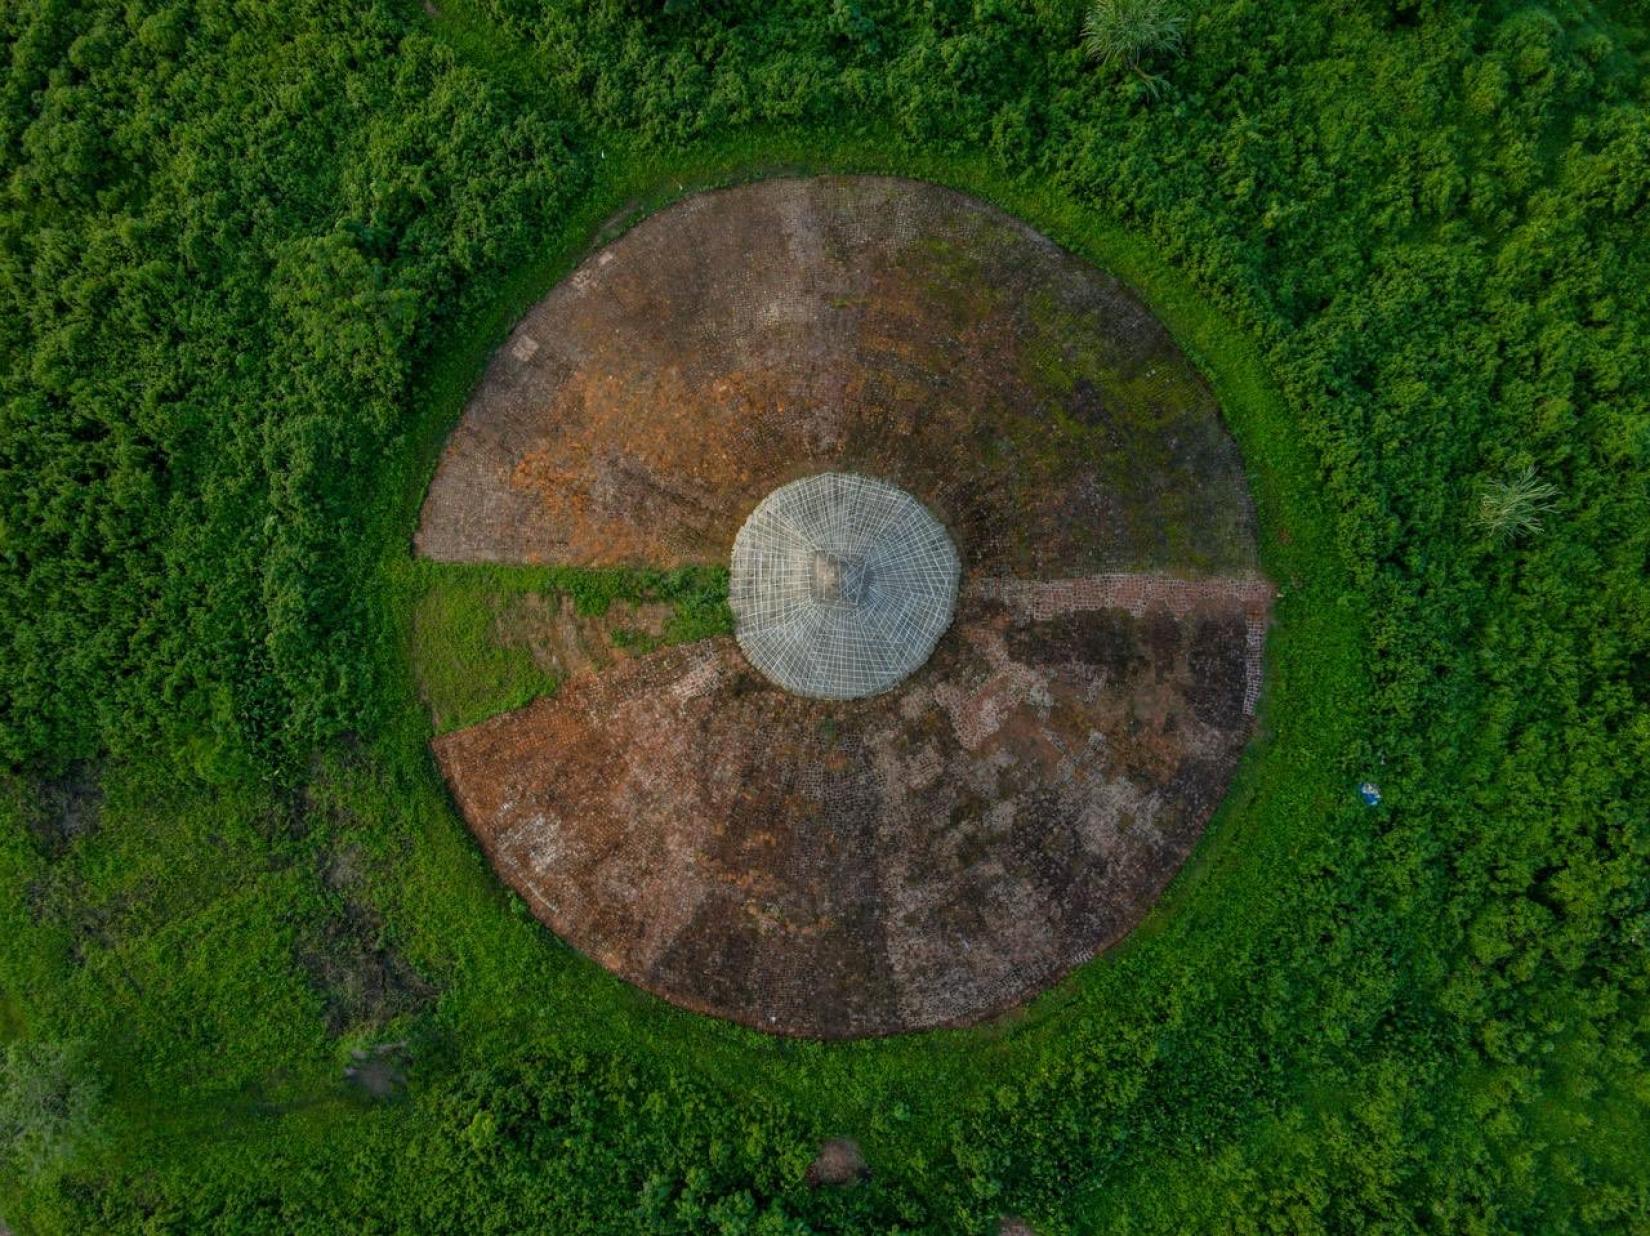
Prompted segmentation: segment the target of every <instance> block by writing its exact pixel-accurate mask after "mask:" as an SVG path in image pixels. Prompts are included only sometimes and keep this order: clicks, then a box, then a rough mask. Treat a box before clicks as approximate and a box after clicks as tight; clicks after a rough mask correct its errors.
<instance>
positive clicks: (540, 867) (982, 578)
mask: <svg viewBox="0 0 1650 1236" xmlns="http://www.w3.org/2000/svg"><path fill="white" fill-rule="evenodd" d="M824 470H840V471H858V472H862V473H865V474H868V475H872V476H876V477H880V478H883V479H886V480H889V481H892V482H893V483H895V484H897V485H899V486H901V487H902V488H904V489H905V490H906V491H907V492H909V493H911V494H912V495H913V496H915V497H916V498H917V499H918V500H920V501H922V502H923V503H924V504H926V505H927V506H928V507H929V509H930V510H932V511H933V512H934V513H935V514H936V515H938V516H939V517H940V519H941V520H942V521H943V522H944V523H945V524H946V526H947V528H948V530H949V531H950V532H951V534H952V536H953V537H954V538H955V540H956V543H957V548H958V550H959V552H960V554H961V557H962V562H963V571H964V574H963V581H962V586H961V590H960V595H959V599H958V610H957V618H956V622H955V625H954V626H953V627H952V629H951V630H950V631H949V632H948V633H947V634H946V635H945V636H944V637H943V638H942V639H941V640H940V643H939V645H938V647H937V648H936V650H935V652H934V655H933V657H932V658H931V659H930V660H929V661H928V663H927V664H926V665H925V666H923V667H922V668H921V669H919V670H918V671H917V672H916V673H914V674H913V675H912V676H911V677H910V678H908V679H907V680H906V681H905V682H904V683H902V684H901V685H900V686H899V687H898V688H897V689H895V690H893V691H890V692H888V693H886V694H883V695H878V696H873V697H871V698H867V699H860V700H852V701H819V700H809V699H803V698H800V697H797V696H794V695H790V694H788V693H786V692H784V691H782V690H780V689H778V688H776V687H774V686H773V685H772V684H771V683H769V682H768V681H767V680H766V679H765V678H763V677H762V676H761V675H760V674H758V673H756V672H755V671H753V670H752V669H751V668H750V667H749V665H748V664H747V663H746V662H745V661H744V659H743V657H742V656H741V654H740V652H739V650H738V647H737V645H736V643H735V642H734V641H733V640H731V639H716V640H709V641H705V642H703V643H700V644H694V645H688V646H681V647H675V648H666V649H662V650H659V651H656V652H650V653H647V654H646V655H643V656H640V657H636V658H634V659H630V660H616V661H613V662H612V663H611V664H606V665H605V666H604V665H602V664H601V663H600V662H597V663H596V664H595V665H593V666H592V667H591V668H592V669H593V671H594V672H591V673H589V674H585V675H582V676H577V677H574V678H571V679H570V680H569V681H568V682H567V683H566V684H565V685H564V686H563V687H562V688H561V689H560V690H559V691H558V693H557V694H556V695H554V696H553V697H550V698H546V699H541V700H539V701H537V702H535V703H534V704H532V705H530V706H528V707H527V708H524V709H520V710H518V711H516V712H513V713H509V714H506V715H503V716H500V717H495V718H494V719H492V720H490V721H487V722H485V723H483V724H481V725H477V726H474V727H472V728H470V729H467V730H462V731H459V732H457V733H453V734H448V735H446V736H444V737H442V738H439V739H437V740H436V742H435V744H434V750H435V754H436V757H437V759H438V761H439V763H440V765H441V768H442V770H443V772H444V774H445V775H446V777H447V779H448V783H449V785H450V786H451V788H452V791H453V794H454V796H455V799H456V800H457V802H458V805H459V807H460V809H461V810H462V812H463V814H464V817H465V819H466V821H467V822H468V823H469V825H470V827H471V829H472V830H473V831H474V833H475V835H476V836H477V838H478V839H479V841H480V842H481V844H482V846H483V848H484V849H485V850H486V852H487V854H488V856H489V858H490V859H491V861H492V863H493V865H494V867H495V869H496V870H497V871H498V872H499V874H500V875H501V876H502V877H503V878H504V879H505V880H506V881H508V882H509V883H510V884H511V885H512V886H513V887H514V888H515V889H517V891H519V892H520V893H521V894H522V896H523V897H524V898H526V900H527V901H528V903H529V904H530V905H531V907H532V908H533V911H534V913H535V914H536V915H537V916H538V917H539V918H540V919H541V920H543V921H544V922H545V923H547V924H548V925H550V926H551V927H552V928H554V929H555V930H556V931H557V932H558V933H560V934H561V935H562V936H563V937H564V938H565V939H567V940H568V941H569V942H570V943H571V944H572V945H574V946H575V947H577V948H579V949H580V950H582V951H583V952H585V953H587V954H588V955H589V956H591V957H593V958H594V959H595V960H597V961H598V962H600V963H601V964H602V965H604V966H606V967H608V968H609V969H611V970H613V971H614V972H615V973H617V974H620V975H622V976H623V977H625V978H627V979H629V980H631V981H633V982H635V983H637V984H639V985H641V986H643V987H645V988H647V989H649V990H651V991H654V992H657V993H659V994H660V995H662V996H664V997H666V998H667V999H670V1000H672V1001H675V1002H676V1003H679V1004H682V1005H684V1006H686V1007H689V1008H693V1009H698V1010H701V1011H704V1012H708V1013H713V1014H716V1015H719V1016H724V1017H730V1018H733V1019H736V1020H739V1021H742V1022H745V1023H747V1024H750V1025H753V1026H757V1027H760V1028H762V1029H765V1030H770V1031H775V1032H781V1033H790V1034H804V1035H815V1036H822V1037H841V1036H853V1035H863V1034H882V1033H892V1032H897V1031H903V1030H911V1029H917V1028H922V1027H930V1026H938V1025H948V1024H961V1023H966V1022H970V1021H974V1020H978V1019H979V1018H982V1017H985V1016H989V1015H991V1014H993V1013H995V1012H998V1011H1001V1010H1004V1009H1007V1008H1009V1007H1012V1006H1013V1005H1015V1004H1017V1003H1019V1002H1021V1001H1023V1000H1024V999H1026V998H1027V997H1028V996H1030V995H1031V994H1033V993H1035V992H1036V991H1038V990H1040V989H1041V988H1043V987H1045V986H1047V985H1048V984H1049V983H1051V982H1053V981H1054V980H1056V979H1057V978H1058V977H1059V976H1060V975H1062V974H1064V973H1065V972H1066V971H1068V970H1070V969H1071V968H1072V967H1073V966H1076V965H1078V964H1080V963H1081V962H1083V961H1085V960H1087V959H1088V958H1089V957H1092V956H1093V955H1094V954H1095V953H1096V952H1097V951H1099V950H1100V949H1103V948H1104V947H1106V946H1107V945H1108V944H1110V943H1112V942H1113V941H1115V940H1117V939H1119V938H1120V937H1121V936H1122V935H1123V934H1125V933H1126V932H1127V931H1128V930H1129V929H1130V928H1132V927H1133V926H1134V925H1135V924H1136V923H1137V922H1139V920H1140V918H1141V917H1142V915H1144V913H1145V912H1146V910H1147V909H1148V908H1149V907H1150V905H1151V904H1152V902H1153V901H1154V900H1155V899H1156V897H1157V896H1158V895H1159V893H1160V892H1161V891H1162V889H1163V887H1164V885H1165V884H1166V883H1167V882H1168V880H1169V879H1170V878H1171V877H1172V875H1173V874H1174V872H1175V871H1176V870H1177V869H1178V868H1179V866H1180V865H1181V863H1182V862H1183V861H1184V859H1185V857H1186V855H1187V854H1188V853H1189V852H1190V850H1191V847H1192V846H1193V845H1194V843H1195V842H1196V840H1197V837H1198V836H1199V834H1200V833H1201V832H1202V829H1203V827H1204V825H1205V823H1206V822H1207V820H1208V818H1209V815H1210V813H1211V812H1212V811H1213V809H1214V807H1215V805H1216V804H1217V803H1218V801H1219V799H1220V797H1221V795H1222V793H1223V791H1224V789H1225V786H1226V783H1227V780H1228V778H1229V777H1230V774H1231V771H1232V769H1233V768H1234V766H1235V764H1236V761H1237V759H1238V756H1239V754H1240V752H1241V750H1242V748H1243V745H1244V743H1245V741H1246V740H1247V738H1248V735H1249V732H1250V729H1251V726H1252V720H1253V714H1254V709H1255V705H1256V701H1257V698H1258V695H1259V691H1260V684H1261V653H1262V647H1263V642H1264V636H1265V629H1266V623H1267V620H1268V616H1269V613H1270V601H1271V588H1270V586H1269V585H1268V584H1267V583H1266V582H1265V581H1264V580H1262V579H1260V578H1259V577H1258V575H1257V574H1256V571H1255V564H1254V549H1253V534H1252V518H1251V513H1250V507H1249V503H1248V498H1247V491H1246V489H1245V485H1244V481H1243V475H1242V469H1241V467H1240V463H1239V460H1238V457H1237V453H1236V450H1235V449H1234V447H1233V445H1232V443H1231V441H1230V439H1229V438H1228V437H1227V435H1226V433H1225V430H1224V428H1223V427H1222V425H1221V424H1220V420H1219V416H1218V411H1217V409H1216V407H1215V405H1214V402H1213V399H1212V398H1211V396H1210V394H1209V392H1208V389H1207V388H1206V387H1205V386H1204V384H1203V383H1202V381H1201V380H1200V379H1199V378H1198V376H1197V374H1196V373H1195V371H1193V369H1192V368H1191V366H1190V365H1189V363H1188V362H1187V361H1186V359H1185V358H1184V357H1183V356H1182V355H1181V354H1180V353H1179V352H1178V351H1177V350H1176V348H1175V347H1174V345H1173V343H1172V341H1171V340H1170V339H1169V337H1168V336H1167V334H1166V332H1165V331H1164V330H1163V329H1162V327H1161V326H1160V325H1158V324H1157V323H1156V322H1155V321H1154V320H1153V319H1152V318H1151V317H1150V315H1149V314H1147V313H1146V311H1145V310H1144V309H1143V308H1141V306H1140V305H1139V304H1138V303H1137V302H1136V301H1134V300H1133V299H1132V297H1131V296H1130V295H1129V294H1128V293H1127V291H1126V290H1125V289H1123V288H1122V287H1121V286H1119V285H1118V284H1117V283H1116V282H1115V281H1113V280H1111V279H1110V278H1109V277H1107V276H1105V275H1103V274H1101V273H1100V272H1098V271H1095V270H1094V269H1092V268H1091V267H1088V266H1086V265H1084V264H1082V263H1080V262H1078V261H1077V260H1076V259H1074V258H1072V257H1071V256H1070V255H1068V254H1066V253H1064V252H1063V251H1061V250H1059V249H1058V248H1057V247H1055V246H1054V245H1052V244H1050V243H1049V242H1048V241H1046V240H1045V239H1043V238H1041V237H1039V236H1037V235H1036V234H1035V233H1032V232H1030V231H1028V230H1027V229H1026V228H1024V227H1023V226H1022V225H1021V224H1019V223H1017V222H1015V221H1013V220H1011V219H1009V218H1007V217H1006V216H1003V215H1002V214H1000V213H998V212H996V211H995V210H993V209H991V208H989V207H987V206H984V205H983V204H981V203H978V202H975V201H972V200H970V199H967V198H963V197H960V196H958V195H956V194H953V193H950V192H948V191H946V190H942V189H938V188H935V187H933V186H927V185H919V184H914V183H912V182H906V181H895V180H882V179H853V178H825V179H819V180H806V181H772V182H766V183H763V184H759V185H754V186H748V187H744V188H740V189H733V190H726V191H722V192H718V193H711V194H705V195H702V196H700V197H697V198H693V199H690V200H689V201H687V202H684V203H682V204H681V205H679V206H676V207H673V208H671V209H670V210H668V211H665V212H663V213H662V214H660V215H657V216H655V217H653V218H651V219H649V220H646V221H644V222H643V223H642V224H640V225H639V226H638V227H636V228H635V229H634V230H633V231H631V232H630V233H629V234H627V235H626V236H624V237H622V238H621V239H619V240H618V241H616V242H615V243H614V244H612V245H610V246H609V247H608V248H606V249H604V250H602V251H601V252H600V253H598V254H597V255H595V256H594V257H593V258H591V259H590V260H589V261H588V262H586V263H585V264H584V265H583V266H582V267H580V269H579V270H578V271H576V272H575V273H574V275H573V276H572V277H571V278H570V279H569V280H568V281H567V282H566V283H564V284H563V285H561V286H560V287H558V288H557V289H556V290H555V291H553V292H552V293H551V294H550V295H549V296H548V297H547V298H546V299H545V300H544V301H542V302H541V303H540V304H539V305H538V306H536V307H535V308H534V309H533V310H532V311H531V312H530V313H529V314H528V316H527V317H526V319H524V321H523V322H522V324H521V325H520V326H519V327H518V328H517V330H516V331H515V332H514V333H513V334H512V336H511V338H510V340H509V341H508V342H507V343H506V345H505V346H504V347H503V348H502V349H501V350H500V352H499V354H498V356H497V357H496V358H495V359H494V361H493V363H492V365H491V366H490V368H489V370H488V372H487V375H486V377H485V378H484V380H483V382H482V384H481V385H480V387H479V388H478V390H477V392H476V394H475V396H474V398H473V399H472V402H471V404H470V405H469V407H468V408H467V409H466V411H465V415H464V419H463V423H462V424H461V425H460V427H459V428H458V429H457V430H456V431H455V432H454V435H453V437H452V440H451V442H450V444H449V446H448V449H447V452H446V454H445V455H444V456H443V459H442V462H441V465H440V468H439V470H438V473H437V476H436V479H435V481H434V483H433V485H432V487H431V491H430V495H429V498H428V500H427V502H426V505H425V509H424V515H423V520H422V524H421V527H420V529H419V533H418V548H419V549H420V551H421V552H423V553H425V554H427V555H429V556H431V557H435V558H441V559H449V560H458V561H508V562H559V563H583V564H607V563H633V564H637V565H652V566H667V565H673V564H679V563H684V562H725V561H726V560H727V555H728V552H729V549H730V547H731V545H732V543H733V538H734V535H735V533H736V531H737V530H738V528H739V526H740V524H741V523H742V521H743V520H744V518H745V516H746V515H747V514H749V512H750V510H751V509H752V508H753V507H754V506H755V505H756V503H757V502H758V501H759V500H760V499H761V498H762V497H764V496H765V495H766V494H767V493H768V492H769V491H770V490H772V489H773V488H774V487H776V486H777V485H779V484H781V483H783V482H784V481H787V480H790V479H793V478H795V477H797V476H801V475H806V474H809V473H812V472H817V471H824ZM547 655H554V656H555V657H556V658H557V659H558V662H559V661H560V660H564V659H565V656H566V654H565V651H564V650H562V649H560V648H559V646H558V648H557V649H556V650H555V651H554V653H553V654H551V653H547Z"/></svg>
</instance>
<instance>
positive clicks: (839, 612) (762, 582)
mask: <svg viewBox="0 0 1650 1236" xmlns="http://www.w3.org/2000/svg"><path fill="white" fill-rule="evenodd" d="M891 533H893V534H897V535H890V534H891ZM785 541H788V542H789V543H788V544H783V543H779V542H785ZM803 554H806V555H809V556H810V557H816V556H820V555H825V556H828V557H829V558H831V559H832V560H833V561H835V560H840V559H844V558H852V559H854V560H855V561H864V563H865V564H866V567H867V573H868V574H869V577H870V583H869V585H868V586H869V587H870V588H871V589H873V590H876V589H877V588H878V580H879V576H880V577H881V578H882V579H883V580H884V581H888V580H890V579H891V581H892V584H893V585H897V586H890V584H889V583H888V582H884V583H883V584H882V590H881V591H880V592H877V594H876V595H875V596H873V598H872V599H871V601H870V602H869V603H868V604H858V603H849V604H829V603H822V602H819V601H818V600H816V599H813V598H811V597H808V596H805V595H803V594H804V593H806V592H807V585H806V584H805V583H804V580H803V574H804V573H805V571H806V569H807V568H806V567H805V566H804V565H802V564H799V563H797V562H796V561H795V556H797V555H803ZM879 567H880V568H882V570H878V568H879ZM961 579H962V559H961V556H960V555H959V554H958V552H957V547H956V543H955V542H954V541H953V540H952V538H951V534H950V532H949V531H948V530H947V529H946V527H945V525H944V524H943V523H941V522H940V520H939V519H937V518H936V517H935V516H934V514H933V513H932V512H931V511H929V509H928V508H927V507H926V506H924V505H923V504H922V502H921V501H920V500H919V499H917V498H916V497H915V496H914V495H913V494H911V493H910V492H908V491H907V490H905V489H902V488H901V487H900V486H898V485H894V484H891V483H890V482H888V481H883V480H880V479H878V478H876V477H871V476H865V475H863V474H861V473H857V472H837V471H828V472H817V473H814V474H812V475H810V476H805V477H801V478H799V479H797V480H794V481H790V482H787V483H786V484H784V485H781V486H779V487H778V488H777V489H774V490H772V491H771V492H769V493H768V495H767V496H766V497H764V498H763V499H762V500H761V501H760V502H758V503H757V504H756V507H755V508H754V509H753V510H752V511H751V513H750V514H749V515H748V516H747V517H746V518H745V521H744V523H743V524H741V525H740V528H739V532H738V534H737V535H736V536H735V537H734V542H733V552H732V554H731V556H730V559H729V578H728V604H729V608H730V609H732V610H733V615H734V638H735V641H736V642H737V643H738V645H739V649H740V651H741V652H742V653H743V654H744V656H745V659H746V660H747V661H749V662H750V664H751V666H752V667H753V668H754V669H756V670H757V671H758V672H759V673H761V674H762V675H763V677H765V678H767V679H768V680H769V681H770V682H772V683H774V684H775V685H776V686H778V687H781V688H782V689H784V690H786V691H789V692H791V693H792V694H793V695H799V696H802V697H803V698H805V699H820V700H851V699H864V698H867V697H869V696H873V695H880V694H882V693H884V692H886V691H891V690H893V689H894V688H895V687H897V686H899V684H900V683H902V682H904V681H905V680H906V679H907V678H909V677H910V676H911V675H912V674H913V673H915V672H916V671H917V670H919V669H921V668H922V666H923V665H925V664H926V663H927V661H928V659H929V658H930V657H931V656H932V655H933V653H934V647H935V645H937V644H938V643H939V641H940V639H941V637H943V636H944V634H945V633H946V631H948V630H949V629H950V628H951V624H952V622H953V620H954V619H955V617H956V609H957V590H958V587H959V584H960V582H961ZM776 593H778V594H788V595H778V596H776Z"/></svg>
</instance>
